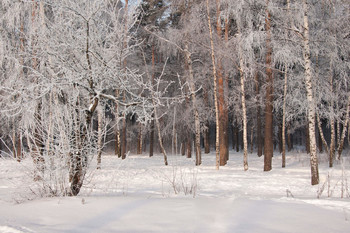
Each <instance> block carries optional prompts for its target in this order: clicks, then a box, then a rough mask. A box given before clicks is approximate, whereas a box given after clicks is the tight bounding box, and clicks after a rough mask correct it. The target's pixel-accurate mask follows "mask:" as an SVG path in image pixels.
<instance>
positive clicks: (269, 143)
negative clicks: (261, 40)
mask: <svg viewBox="0 0 350 233" xmlns="http://www.w3.org/2000/svg"><path fill="white" fill-rule="evenodd" d="M266 5H267V6H268V5H269V0H267V1H266ZM265 30H266V61H265V62H266V77H267V80H266V84H267V85H266V100H265V102H266V103H265V136H264V171H270V170H271V169H272V157H273V114H272V112H273V74H272V62H271V56H272V47H271V16H270V12H269V10H268V9H267V8H266V18H265Z"/></svg>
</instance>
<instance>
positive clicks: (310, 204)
mask: <svg viewBox="0 0 350 233" xmlns="http://www.w3.org/2000/svg"><path fill="white" fill-rule="evenodd" d="M276 154H277V153H276ZM214 157H215V155H214V154H213V153H212V154H210V155H204V156H203V165H202V166H200V167H195V166H194V165H193V164H194V160H193V159H187V158H185V157H182V156H169V166H168V167H165V166H164V165H163V160H162V156H160V155H158V156H154V157H153V158H149V157H148V156H138V155H131V156H129V157H128V158H127V159H126V160H120V159H118V158H116V157H115V156H108V155H105V156H103V157H102V169H101V170H96V169H94V168H95V164H92V165H91V169H90V171H89V173H88V176H87V178H86V184H85V185H84V186H83V189H82V191H81V193H80V194H79V196H78V197H63V198H62V197H61V198H59V197H55V198H36V199H34V200H26V199H32V198H33V195H32V193H31V189H32V191H34V189H33V186H31V182H30V179H31V172H30V168H31V166H32V165H31V160H30V159H26V160H24V161H23V162H22V163H17V162H16V161H14V160H11V159H0V209H1V211H0V232H12V233H18V232H19V233H22V232H319V233H322V232H325V233H326V232H327V233H328V232H349V229H350V199H349V197H347V195H349V193H348V191H349V187H348V185H347V184H348V183H349V182H350V173H349V167H350V163H349V158H348V157H346V158H345V162H344V164H343V165H341V164H340V163H339V162H338V163H336V164H335V167H334V168H332V169H330V168H327V165H326V164H327V163H326V159H325V155H321V158H320V160H321V164H320V178H321V182H320V185H319V186H311V185H310V168H309V157H308V156H307V155H306V154H302V153H294V154H292V155H288V156H287V167H286V168H284V169H282V168H281V166H280V164H281V159H280V156H279V155H276V156H275V157H274V159H273V170H272V171H271V172H263V171H262V168H263V157H261V158H258V157H257V156H256V155H250V156H249V170H248V171H247V172H244V171H243V158H242V154H240V153H235V152H232V151H231V152H230V160H229V162H228V164H227V166H225V167H221V168H220V170H219V171H216V170H215V166H214V165H215V158H214ZM342 167H344V168H345V169H342ZM328 174H329V175H328ZM327 177H329V178H327ZM328 180H330V182H327V181H328ZM342 181H343V182H342ZM342 184H343V185H342ZM322 189H323V191H322V192H321V191H320V190H322ZM342 189H343V196H344V198H340V197H341V195H342ZM346 189H347V190H346ZM317 196H320V198H317ZM328 196H330V197H328Z"/></svg>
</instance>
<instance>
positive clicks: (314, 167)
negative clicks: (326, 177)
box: [303, 0, 319, 185]
mask: <svg viewBox="0 0 350 233" xmlns="http://www.w3.org/2000/svg"><path fill="white" fill-rule="evenodd" d="M303 10H304V17H303V20H304V34H303V46H304V48H303V49H304V51H303V57H304V66H305V67H304V68H305V87H306V93H307V102H308V113H307V118H308V123H309V135H310V165H311V184H312V185H316V184H318V183H319V174H318V161H317V150H316V135H315V100H314V96H313V85H312V72H311V54H310V46H309V41H310V39H309V20H308V4H307V0H303Z"/></svg>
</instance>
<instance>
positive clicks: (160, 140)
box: [152, 97, 168, 166]
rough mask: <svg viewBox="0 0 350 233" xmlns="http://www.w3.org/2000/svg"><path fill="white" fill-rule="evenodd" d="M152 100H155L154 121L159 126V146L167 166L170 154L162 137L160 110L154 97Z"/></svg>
mask: <svg viewBox="0 0 350 233" xmlns="http://www.w3.org/2000/svg"><path fill="white" fill-rule="evenodd" d="M152 101H153V106H154V117H155V120H154V121H155V123H156V127H157V132H158V140H159V146H160V149H161V151H162V153H163V156H164V164H165V166H168V156H167V153H166V151H165V149H164V146H163V139H162V134H161V131H160V124H159V119H158V112H157V107H156V102H155V99H154V97H153V99H152Z"/></svg>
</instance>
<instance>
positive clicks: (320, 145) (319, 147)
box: [316, 119, 323, 153]
mask: <svg viewBox="0 0 350 233" xmlns="http://www.w3.org/2000/svg"><path fill="white" fill-rule="evenodd" d="M316 120H317V119H316ZM318 151H319V152H320V153H322V152H323V144H322V137H321V132H320V131H318Z"/></svg>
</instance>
